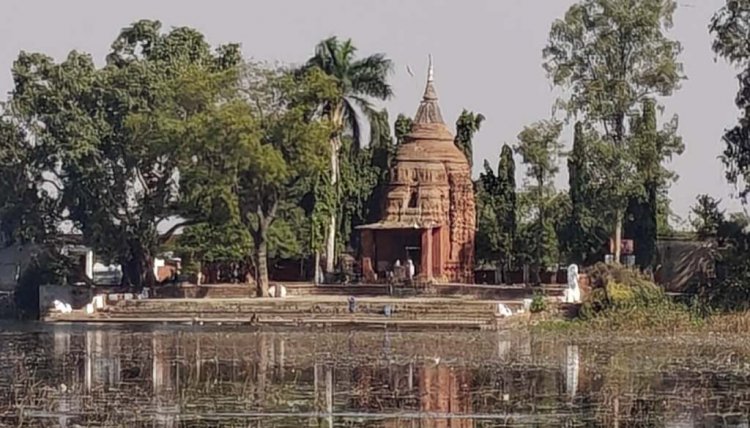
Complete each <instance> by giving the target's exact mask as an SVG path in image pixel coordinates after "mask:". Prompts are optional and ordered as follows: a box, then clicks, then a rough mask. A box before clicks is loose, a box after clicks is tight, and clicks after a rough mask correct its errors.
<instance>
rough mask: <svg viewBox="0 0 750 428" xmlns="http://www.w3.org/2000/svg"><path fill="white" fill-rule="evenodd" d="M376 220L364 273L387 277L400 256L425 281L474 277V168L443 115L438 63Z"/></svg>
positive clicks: (368, 232)
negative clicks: (437, 87) (436, 81)
mask: <svg viewBox="0 0 750 428" xmlns="http://www.w3.org/2000/svg"><path fill="white" fill-rule="evenodd" d="M383 206H384V210H383V214H382V216H381V219H380V221H379V222H377V223H373V224H368V225H364V226H360V227H359V229H361V232H362V271H363V272H362V273H363V275H364V277H365V279H366V280H368V281H376V280H378V279H383V278H385V276H386V273H387V272H388V271H389V270H390V269H392V266H394V265H395V264H396V262H397V261H398V263H399V264H403V263H405V262H406V261H408V260H411V263H413V264H414V265H415V271H416V280H417V281H421V282H456V283H471V282H473V268H474V234H475V223H476V208H475V205H474V189H473V184H472V181H471V168H470V166H469V162H468V161H467V159H466V156H465V155H464V154H463V152H462V151H461V150H460V149H459V148H458V147H456V145H455V144H454V141H453V134H452V133H451V131H450V130H449V129H448V126H446V124H445V122H444V121H443V117H442V114H441V113H440V106H439V105H438V97H437V92H436V91H435V86H434V82H433V69H432V62H430V68H429V72H428V77H427V87H426V88H425V92H424V97H423V98H422V102H421V103H420V105H419V109H418V110H417V114H416V116H415V117H414V124H413V127H412V129H411V132H410V133H409V135H408V136H407V137H406V140H405V142H404V144H402V145H401V146H400V147H399V148H398V153H397V155H396V159H395V164H394V166H393V168H392V170H391V181H390V184H389V187H388V191H387V196H386V198H385V201H383Z"/></svg>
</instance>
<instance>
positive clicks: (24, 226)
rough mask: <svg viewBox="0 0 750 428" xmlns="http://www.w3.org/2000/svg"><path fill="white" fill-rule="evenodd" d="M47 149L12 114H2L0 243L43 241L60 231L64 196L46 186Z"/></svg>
mask: <svg viewBox="0 0 750 428" xmlns="http://www.w3.org/2000/svg"><path fill="white" fill-rule="evenodd" d="M44 150H45V146H42V145H34V144H33V143H32V141H31V140H30V139H29V138H28V136H27V135H26V133H25V132H24V131H23V130H22V129H21V127H20V126H19V125H18V124H17V123H15V122H14V121H13V118H12V117H5V116H0V165H2V168H0V245H3V244H5V245H10V244H13V243H14V242H22V243H24V242H37V243H40V242H44V241H45V240H47V239H50V238H51V237H53V235H54V233H55V231H56V228H57V226H58V224H59V214H60V210H59V208H58V204H59V201H60V198H61V195H60V192H59V191H57V189H55V188H51V189H50V188H49V187H50V186H51V185H47V186H45V184H46V183H47V179H46V178H45V177H44V176H43V172H44V171H45V170H47V169H48V168H49V162H50V160H49V158H48V157H47V154H46V153H45V151H44Z"/></svg>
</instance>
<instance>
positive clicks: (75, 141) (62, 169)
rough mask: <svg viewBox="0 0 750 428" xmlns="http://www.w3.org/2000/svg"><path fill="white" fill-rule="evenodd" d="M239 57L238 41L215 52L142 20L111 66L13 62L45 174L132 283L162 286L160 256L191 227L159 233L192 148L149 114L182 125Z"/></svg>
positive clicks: (87, 60)
mask: <svg viewBox="0 0 750 428" xmlns="http://www.w3.org/2000/svg"><path fill="white" fill-rule="evenodd" d="M238 59H239V53H238V49H237V46H236V45H227V46H224V47H221V48H220V49H218V50H217V51H216V52H213V51H212V50H211V48H210V46H209V45H208V43H206V41H205V40H204V37H203V35H202V34H201V33H199V32H197V31H195V30H193V29H190V28H184V27H183V28H175V29H173V30H172V31H170V32H168V33H162V32H161V31H160V24H159V22H158V21H139V22H136V23H135V24H133V25H132V26H130V27H127V28H125V29H123V30H122V32H121V33H120V35H119V36H118V38H117V39H116V40H115V41H114V43H113V44H112V49H111V53H110V54H109V55H108V56H107V65H106V66H105V67H103V68H97V67H96V66H95V65H94V62H93V60H92V58H91V57H90V56H88V55H85V54H81V53H78V52H75V51H74V52H71V53H70V54H69V55H68V57H67V58H66V59H65V60H64V61H63V62H61V63H55V62H54V60H53V59H52V58H50V57H48V56H46V55H43V54H32V53H26V52H22V53H21V54H20V55H19V57H18V59H17V60H16V62H15V63H14V65H13V78H14V82H15V87H14V89H13V92H12V100H11V108H12V112H13V114H14V116H15V117H16V118H17V119H18V120H19V121H21V122H22V123H23V125H24V127H25V129H28V130H29V133H30V134H31V136H32V137H33V140H34V141H35V142H36V144H37V145H38V147H39V148H40V149H39V150H40V151H41V152H42V153H44V154H45V155H46V156H47V157H48V164H47V167H48V169H47V170H46V171H45V173H44V175H45V177H46V178H47V180H48V181H49V182H51V183H53V184H52V185H53V187H55V188H56V189H58V190H59V192H60V193H61V195H62V196H61V203H60V205H59V208H60V209H61V215H65V217H66V219H67V220H69V221H70V222H72V224H73V225H74V226H75V227H76V228H77V229H78V230H80V231H81V232H82V233H83V238H84V241H85V242H86V243H87V244H89V245H91V246H93V247H94V248H95V249H96V250H97V251H98V252H99V253H100V254H102V255H104V256H106V257H109V258H110V259H112V260H113V261H116V262H119V263H120V264H121V265H122V266H123V274H124V275H123V281H124V282H125V283H126V284H130V285H137V286H140V285H144V284H146V285H149V284H152V283H153V282H154V280H155V278H154V274H153V269H152V266H153V258H154V256H155V253H156V251H157V250H158V248H159V246H160V245H161V244H163V242H164V241H165V240H166V239H168V237H169V236H170V235H171V233H172V232H174V231H175V230H177V229H178V228H179V226H181V225H182V224H184V223H181V222H178V223H176V224H173V227H171V228H170V229H169V230H168V231H166V233H162V234H160V233H159V230H158V228H159V227H160V225H162V224H164V223H165V222H168V221H169V220H170V219H173V218H174V216H175V215H178V214H180V213H182V212H183V209H182V204H181V198H180V186H179V182H178V181H179V180H178V177H179V174H178V171H179V164H180V159H181V157H182V156H183V155H184V153H185V152H184V151H183V150H182V147H181V145H180V143H179V140H178V139H169V138H162V135H161V134H160V133H153V132H151V131H152V127H153V126H156V125H159V126H161V125H163V126H168V124H165V123H157V122H155V121H154V120H153V119H151V117H152V116H161V115H160V114H158V113H159V112H162V111H170V112H172V116H174V117H179V118H180V120H184V119H186V118H189V117H191V116H193V115H196V114H199V112H201V111H202V110H205V109H207V108H209V107H210V106H211V105H212V104H213V103H214V102H216V101H217V100H218V99H219V97H220V92H221V91H220V90H219V88H220V87H223V83H222V82H224V81H225V79H228V80H229V81H231V80H232V78H231V74H232V69H233V67H234V66H235V65H236V63H237V62H238ZM199 211H200V210H197V209H193V210H192V213H193V214H196V213H198V212H199ZM189 221H192V219H191V220H189Z"/></svg>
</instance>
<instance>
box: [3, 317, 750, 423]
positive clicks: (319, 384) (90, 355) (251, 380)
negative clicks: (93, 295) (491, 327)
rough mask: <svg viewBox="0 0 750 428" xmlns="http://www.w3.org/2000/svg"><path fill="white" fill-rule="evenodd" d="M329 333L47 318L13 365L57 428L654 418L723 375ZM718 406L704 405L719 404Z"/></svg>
mask: <svg viewBox="0 0 750 428" xmlns="http://www.w3.org/2000/svg"><path fill="white" fill-rule="evenodd" d="M328 335H329V333H326V334H325V335H315V336H312V337H309V336H307V335H305V334H279V333H258V332H255V333H252V332H230V333H226V332H215V333H214V332H190V331H184V332H183V331H162V332H142V333H122V332H117V331H114V330H82V331H74V330H65V329H60V330H56V331H55V332H54V333H53V334H52V335H50V340H49V341H48V342H46V343H47V344H46V345H44V348H43V349H45V352H46V354H42V355H43V358H42V359H41V360H40V359H36V360H31V359H29V360H24V364H26V363H28V364H32V361H34V363H33V364H35V365H34V366H33V367H35V368H36V369H38V368H39V367H43V368H44V370H42V371H40V373H49V375H50V377H49V378H45V385H47V387H48V388H53V389H54V391H56V392H52V393H50V392H45V394H46V395H45V396H44V400H43V401H39V402H44V403H45V407H44V408H45V409H48V410H53V411H54V412H56V413H55V414H54V417H55V418H57V419H55V424H56V425H59V426H74V425H75V424H79V425H106V421H107V420H109V421H110V423H112V420H113V418H114V420H116V421H119V422H120V423H125V424H127V425H129V426H146V425H147V426H161V427H173V426H184V425H185V423H184V422H185V421H186V420H189V419H190V418H197V417H209V416H210V417H214V418H230V419H231V418H235V419H237V420H236V421H233V422H230V423H235V424H236V425H241V426H247V425H248V424H249V425H254V424H255V423H254V421H260V420H261V419H262V416H261V415H263V414H269V413H270V414H274V415H276V416H275V417H277V418H282V419H283V418H294V419H293V420H294V421H296V423H298V424H302V425H304V424H306V422H304V420H306V419H309V420H310V421H312V422H314V423H321V422H322V423H323V425H324V426H325V425H327V424H328V423H331V422H333V421H335V422H336V423H337V424H345V423H354V422H353V421H362V420H364V421H371V422H372V425H368V426H379V427H389V428H391V427H392V428H395V427H410V428H411V427H445V428H448V427H474V426H481V424H480V423H479V422H478V421H480V420H487V421H488V424H489V425H493V423H495V424H506V425H514V424H521V425H524V424H526V425H534V424H536V425H538V426H545V424H553V425H555V424H557V425H559V424H560V421H566V420H567V421H597V423H596V424H594V425H597V426H614V425H615V424H619V425H620V426H633V424H632V423H630V424H629V423H628V421H633V420H648V418H650V417H652V416H650V415H662V416H659V417H660V418H661V419H660V420H663V421H667V420H670V419H671V420H675V421H690V420H693V419H695V418H696V417H701V415H700V414H697V413H696V410H695V406H696V404H695V403H693V404H691V405H682V404H681V403H680V402H676V403H672V404H666V402H665V401H664V400H662V399H658V395H657V392H656V391H666V392H668V393H669V394H671V395H669V396H670V397H678V396H680V395H679V394H676V393H675V392H670V391H679V390H680V388H683V389H682V390H685V389H684V388H688V387H689V388H699V389H697V391H711V388H716V387H718V386H719V385H721V383H719V382H725V381H724V380H719V379H718V378H716V376H714V375H707V377H706V378H705V380H704V381H702V382H703V383H702V384H695V377H694V376H693V378H692V379H693V380H691V377H690V376H689V375H683V374H680V373H675V374H672V375H666V374H665V375H659V374H654V373H648V374H646V375H642V378H643V379H642V380H641V379H639V378H635V377H632V376H630V377H625V378H622V379H620V378H619V376H624V375H623V374H621V373H620V372H618V371H617V370H614V371H612V372H606V371H603V370H602V369H597V370H596V371H595V372H592V371H590V368H591V367H592V365H593V364H596V365H597V366H598V367H610V368H612V367H613V368H614V369H618V366H617V365H616V364H615V365H612V364H614V363H616V361H615V362H613V360H612V359H611V357H606V358H605V356H604V355H603V354H601V353H593V354H592V353H591V352H590V351H591V349H590V348H585V347H581V346H574V345H571V344H569V343H564V342H556V341H549V340H542V341H536V340H534V339H533V337H531V336H528V335H517V334H509V333H507V332H499V333H497V334H495V333H488V334H483V335H481V336H479V337H478V339H480V341H479V342H476V341H469V340H467V341H466V342H461V340H463V339H455V338H452V337H450V336H446V337H447V339H446V338H443V339H439V338H431V336H429V335H425V336H422V337H420V336H417V337H416V339H414V336H409V335H404V336H400V335H390V336H389V335H383V334H382V333H381V334H375V333H356V334H346V333H342V334H338V333H330V336H328ZM428 338H431V339H432V341H431V342H420V341H422V340H427V339H428ZM45 340H46V339H45ZM441 340H442V342H441ZM472 340H474V339H472ZM457 341H458V342H457ZM50 342H52V343H50ZM420 343H424V344H421V345H420ZM457 343H460V344H461V346H458V345H456V344H457ZM469 347H471V353H470V354H469V356H465V355H466V354H467V349H469ZM0 349H3V348H2V346H0ZM586 349H589V352H588V353H587V352H586ZM13 352H16V353H18V351H13ZM585 362H587V363H585ZM608 364H609V365H608ZM4 370H5V371H3V372H2V373H10V372H8V370H9V369H8V368H4ZM12 370H13V371H12V373H10V374H8V375H6V376H10V375H11V374H13V375H14V376H16V377H18V378H21V377H22V376H21V375H20V374H19V373H21V372H19V370H20V369H19V368H18V367H16V368H12ZM25 370H26V371H27V372H28V371H29V369H28V368H27V369H25ZM63 386H64V387H63ZM0 388H2V385H0ZM700 388H703V389H700ZM749 388H750V387H749ZM649 391H653V392H649ZM0 392H1V391H0ZM696 394H697V393H696ZM747 396H748V397H747V398H748V399H750V393H748V394H747ZM707 397H710V395H704V398H702V399H703V400H705V399H707ZM699 399H700V397H699ZM704 403H705V401H704ZM729 404H731V403H729V402H724V403H721V402H716V406H715V407H716V408H717V409H731V407H730V406H729ZM691 406H692V407H691ZM722 406H723V407H722ZM136 410H137V412H136ZM668 412H672V413H669V417H665V416H663V415H665V414H667V413H668ZM717 413H718V412H717ZM81 415H84V416H81ZM222 415H224V416H222ZM702 417H703V418H704V419H705V418H707V417H708V415H704V416H702ZM107 418H110V419H107ZM493 418H494V419H493ZM290 420H292V419H290ZM555 421H557V422H555ZM225 422H226V421H225ZM196 423H197V422H196ZM294 424H295V423H293V422H290V423H288V424H286V425H284V424H282V425H283V426H287V425H289V426H294ZM0 425H2V423H0ZM355 425H356V423H355ZM261 426H263V424H262V423H261ZM683 426H684V425H683ZM688 426H689V425H688ZM708 426H712V425H710V424H709V425H708Z"/></svg>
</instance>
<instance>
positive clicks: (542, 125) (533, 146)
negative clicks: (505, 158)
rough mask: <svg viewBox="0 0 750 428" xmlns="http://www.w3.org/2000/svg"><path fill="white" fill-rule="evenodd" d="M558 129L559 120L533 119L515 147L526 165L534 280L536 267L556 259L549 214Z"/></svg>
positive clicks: (559, 128)
mask: <svg viewBox="0 0 750 428" xmlns="http://www.w3.org/2000/svg"><path fill="white" fill-rule="evenodd" d="M561 131H562V123H560V122H557V121H553V120H545V121H540V122H536V123H534V124H532V125H530V126H527V127H525V128H524V129H523V131H521V133H520V134H518V143H517V145H516V147H515V150H516V152H517V153H518V154H519V155H520V156H521V159H522V162H523V163H524V164H525V165H526V176H527V178H528V179H529V182H528V185H527V188H528V193H529V197H530V199H531V201H532V202H531V203H532V206H533V214H532V215H533V216H534V226H533V227H532V228H531V230H532V233H531V235H532V236H533V237H534V243H535V251H534V252H533V254H532V260H531V262H532V265H533V266H534V268H535V271H536V273H537V278H536V280H537V281H538V280H539V276H538V272H539V268H541V267H547V266H551V265H553V264H555V263H557V261H558V260H557V259H558V248H557V247H558V245H557V232H556V230H555V227H554V224H553V223H552V222H551V221H550V219H549V218H548V213H549V205H550V202H551V200H552V197H553V196H554V187H553V180H554V177H555V175H556V174H557V172H558V170H559V167H558V164H557V162H558V158H559V155H560V151H561V150H562V147H563V146H562V144H561V143H560V141H559V139H560V132H561Z"/></svg>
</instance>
